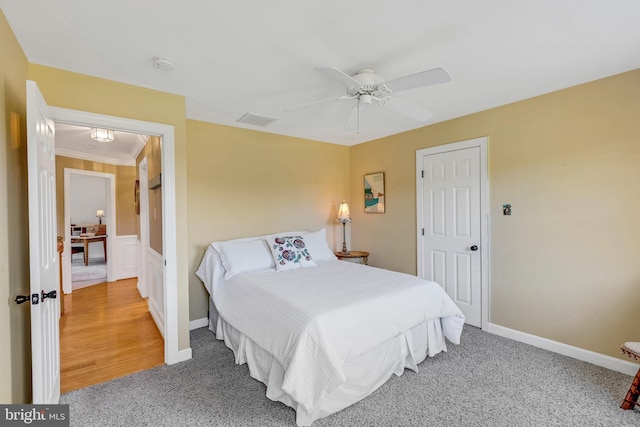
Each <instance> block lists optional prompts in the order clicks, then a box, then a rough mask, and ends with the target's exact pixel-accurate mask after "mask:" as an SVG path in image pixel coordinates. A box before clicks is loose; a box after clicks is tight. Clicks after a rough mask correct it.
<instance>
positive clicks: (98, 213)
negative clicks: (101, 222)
mask: <svg viewBox="0 0 640 427" xmlns="http://www.w3.org/2000/svg"><path fill="white" fill-rule="evenodd" d="M96 216H97V217H99V218H102V217H103V216H104V211H103V210H102V209H98V210H97V211H96Z"/></svg>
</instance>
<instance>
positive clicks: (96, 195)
mask: <svg viewBox="0 0 640 427" xmlns="http://www.w3.org/2000/svg"><path fill="white" fill-rule="evenodd" d="M115 182H116V177H115V175H113V174H111V173H104V172H93V171H87V170H82V169H71V168H65V169H64V184H63V185H64V210H63V214H64V242H65V246H66V247H65V252H64V253H65V254H66V255H67V256H65V257H64V261H63V263H64V264H63V275H62V289H63V290H64V293H65V294H70V293H72V292H73V290H74V289H77V288H80V287H84V286H90V285H93V284H97V283H101V282H111V281H114V280H115V279H114V269H113V260H114V258H113V256H114V250H113V246H114V245H113V242H114V241H115V238H114V236H116V233H117V230H116V224H117V221H116V209H115V206H116V194H115V193H116V191H115V188H116V183H115ZM58 185H60V183H58ZM98 211H102V212H101V213H103V214H104V216H103V217H100V218H98V219H94V215H95V214H96V213H98ZM103 222H104V226H105V230H106V231H105V233H106V235H107V237H106V242H103V241H100V240H98V239H96V241H95V242H91V241H89V242H88V243H87V245H86V246H87V247H86V250H87V252H86V253H85V247H84V246H85V245H84V242H83V241H80V240H78V239H76V241H75V243H74V239H73V237H78V236H80V237H81V235H82V234H92V231H93V230H92V229H89V230H88V229H87V227H93V228H95V226H96V223H99V224H98V225H102V223H103ZM74 235H75V236H74ZM109 235H111V239H109ZM105 248H106V252H103V251H104V249H105ZM78 255H79V256H78ZM109 260H111V262H108V261H109ZM85 261H86V262H85ZM101 279H102V280H101Z"/></svg>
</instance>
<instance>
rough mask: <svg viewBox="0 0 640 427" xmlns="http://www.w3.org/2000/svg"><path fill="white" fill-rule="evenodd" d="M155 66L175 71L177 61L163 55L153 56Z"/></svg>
mask: <svg viewBox="0 0 640 427" xmlns="http://www.w3.org/2000/svg"><path fill="white" fill-rule="evenodd" d="M152 60H153V66H154V67H156V68H157V69H158V70H162V71H173V70H174V69H175V68H176V64H175V62H173V61H172V60H171V59H169V58H163V57H162V56H154V57H153V59H152Z"/></svg>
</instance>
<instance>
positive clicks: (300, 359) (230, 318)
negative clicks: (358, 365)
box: [210, 261, 464, 412]
mask: <svg viewBox="0 0 640 427" xmlns="http://www.w3.org/2000/svg"><path fill="white" fill-rule="evenodd" d="M210 291H212V296H213V299H214V301H215V304H216V307H217V309H218V311H219V313H220V315H221V316H222V317H223V318H224V319H225V320H226V321H227V322H229V323H230V324H232V325H233V326H234V327H235V328H237V329H238V330H239V331H241V332H242V333H244V334H246V335H247V336H248V337H249V338H251V339H252V340H253V341H255V342H256V343H257V344H258V345H260V346H261V347H262V348H264V349H265V350H267V351H269V352H270V353H271V354H272V355H273V356H274V358H275V359H276V360H278V362H279V363H280V364H281V365H282V366H283V368H284V370H285V377H284V381H283V385H282V389H283V390H284V391H286V392H287V393H288V394H289V395H291V396H292V397H293V398H294V399H295V400H296V401H297V402H298V403H299V404H300V405H302V407H303V408H304V409H305V410H306V411H308V412H312V411H313V409H314V402H318V401H319V400H320V399H322V398H324V397H325V396H326V395H327V394H328V393H330V392H331V391H332V390H334V389H335V388H336V387H338V386H339V385H340V384H341V383H343V382H344V381H345V378H344V375H343V372H342V368H341V367H342V365H343V364H344V362H345V361H348V360H350V359H351V358H353V357H355V356H358V355H360V354H362V353H363V352H365V351H367V350H369V349H372V348H374V347H375V346H377V345H379V344H380V343H382V342H384V341H386V340H388V339H390V338H392V337H395V336H398V335H400V334H401V333H403V332H405V331H407V330H408V329H410V328H412V327H413V326H415V325H418V324H419V323H422V322H425V321H426V320H430V319H436V318H442V329H443V333H444V335H445V337H446V338H448V339H449V341H451V342H453V343H455V344H459V340H460V334H461V332H462V327H463V324H464V317H463V315H462V313H461V312H460V310H459V309H458V308H457V307H456V305H455V304H454V303H453V302H452V301H451V299H450V298H449V297H448V296H447V294H446V293H445V292H444V291H443V290H442V288H441V287H440V286H439V285H438V284H436V283H434V282H429V281H425V280H422V279H419V278H417V277H415V276H411V275H408V274H402V273H397V272H392V271H389V270H383V269H378V268H374V267H368V266H362V265H358V264H354V263H349V262H345V261H325V262H319V263H318V266H317V267H312V268H305V269H299V270H289V271H283V272H278V273H276V272H273V271H263V272H257V273H245V274H241V275H239V276H236V277H234V278H232V279H231V280H229V281H228V282H226V283H225V284H224V286H214V287H213V289H210Z"/></svg>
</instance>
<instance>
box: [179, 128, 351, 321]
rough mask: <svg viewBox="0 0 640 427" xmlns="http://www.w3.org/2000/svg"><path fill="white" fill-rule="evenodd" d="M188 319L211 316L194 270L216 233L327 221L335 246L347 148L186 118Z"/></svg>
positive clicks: (311, 226) (345, 192) (227, 235)
mask: <svg viewBox="0 0 640 427" xmlns="http://www.w3.org/2000/svg"><path fill="white" fill-rule="evenodd" d="M187 136H188V140H189V144H188V146H187V159H188V164H189V169H188V172H187V181H188V184H189V197H188V200H189V208H188V211H189V265H190V271H191V274H190V276H189V277H190V281H191V286H190V295H191V297H190V298H191V303H190V311H191V319H192V320H195V319H201V318H203V317H206V316H207V294H206V291H205V289H204V287H203V286H202V282H200V280H199V279H198V278H197V277H196V276H195V274H193V272H195V270H196V269H197V267H198V264H199V263H200V261H201V260H202V256H203V255H204V249H205V248H206V247H207V245H208V244H209V243H211V242H212V241H216V240H225V239H231V238H238V237H246V236H255V235H261V234H269V233H274V232H279V231H294V230H317V229H320V228H326V229H327V234H328V236H329V239H330V241H331V244H332V245H333V248H335V249H337V248H338V246H337V244H336V242H339V243H340V244H341V243H342V234H341V232H342V229H340V228H338V227H337V225H336V221H335V218H336V215H337V213H338V206H339V204H340V201H341V200H342V197H347V198H348V196H349V182H348V181H349V174H348V170H349V148H348V147H344V146H339V145H334V144H326V143H321V142H315V141H308V140H302V139H298V138H290V137H284V136H279V135H274V134H269V133H264V132H256V131H252V130H245V129H238V128H233V127H229V126H222V125H215V124H210V123H204V122H199V121H193V120H187Z"/></svg>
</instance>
